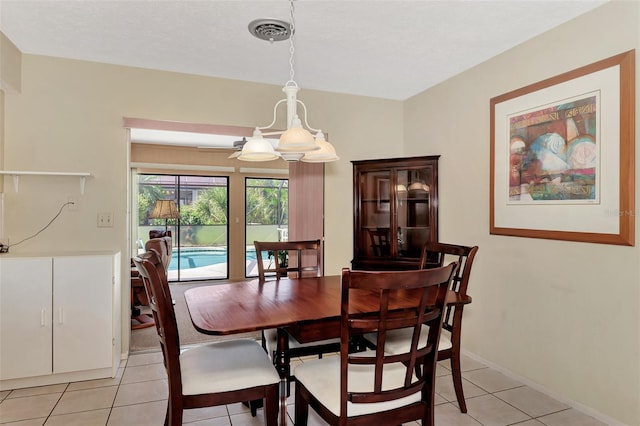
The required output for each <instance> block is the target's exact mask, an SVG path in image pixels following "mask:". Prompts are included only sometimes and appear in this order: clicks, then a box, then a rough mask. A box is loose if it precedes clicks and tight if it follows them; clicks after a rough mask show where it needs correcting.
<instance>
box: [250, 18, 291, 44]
mask: <svg viewBox="0 0 640 426" xmlns="http://www.w3.org/2000/svg"><path fill="white" fill-rule="evenodd" d="M249 32H250V33H251V34H253V35H254V36H255V37H257V38H259V39H260V40H266V41H268V42H271V43H273V42H274V41H282V40H287V39H288V38H289V37H290V36H291V24H290V23H288V22H286V21H281V20H279V19H255V20H253V21H251V22H249Z"/></svg>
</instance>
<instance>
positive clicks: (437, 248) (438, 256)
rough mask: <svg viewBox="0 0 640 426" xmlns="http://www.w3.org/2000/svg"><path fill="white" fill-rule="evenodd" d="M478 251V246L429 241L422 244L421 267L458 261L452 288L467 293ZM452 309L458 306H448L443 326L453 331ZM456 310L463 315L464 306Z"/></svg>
mask: <svg viewBox="0 0 640 426" xmlns="http://www.w3.org/2000/svg"><path fill="white" fill-rule="evenodd" d="M477 252H478V246H461V245H455V244H445V243H438V242H433V241H429V242H427V243H425V244H424V245H423V246H422V254H421V256H420V269H424V268H430V267H433V266H442V265H444V262H445V260H451V261H454V262H456V263H457V267H456V270H455V271H454V275H453V279H452V280H451V290H453V291H456V292H458V293H461V294H464V295H466V294H467V288H468V287H469V277H470V276H471V267H472V266H473V260H474V259H475V257H476V253H477ZM452 309H456V308H454V307H451V306H449V307H448V308H447V312H446V314H445V319H444V325H443V327H444V328H445V329H446V330H448V331H452V328H453V323H454V320H455V318H454V315H453V314H452ZM456 311H457V312H460V315H462V306H460V309H456Z"/></svg>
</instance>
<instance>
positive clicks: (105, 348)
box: [0, 253, 120, 389]
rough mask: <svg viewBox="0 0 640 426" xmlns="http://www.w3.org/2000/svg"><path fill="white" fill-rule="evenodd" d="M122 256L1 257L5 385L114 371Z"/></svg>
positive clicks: (0, 349)
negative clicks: (118, 289)
mask: <svg viewBox="0 0 640 426" xmlns="http://www.w3.org/2000/svg"><path fill="white" fill-rule="evenodd" d="M119 257H120V254H119V253H117V254H108V255H105V254H96V255H82V256H51V257H7V258H5V257H2V258H0V389H11V388H16V387H24V386H35V385H39V384H51V383H59V382H66V381H73V380H87V379H90V378H99V377H109V376H113V374H114V373H115V371H116V369H117V365H118V363H119V361H118V360H119V350H116V348H115V346H114V345H115V341H116V338H117V337H118V336H117V335H118V334H119V333H118V332H119V325H118V323H119V321H118V320H117V319H116V318H119V313H116V305H118V304H117V303H116V298H115V295H117V294H118V293H119V291H116V287H117V285H116V284H119V283H117V280H116V277H118V276H119V275H118V274H119ZM117 340H119V338H118V339H117Z"/></svg>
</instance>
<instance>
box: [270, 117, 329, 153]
mask: <svg viewBox="0 0 640 426" xmlns="http://www.w3.org/2000/svg"><path fill="white" fill-rule="evenodd" d="M317 149H320V147H319V146H318V145H316V143H315V140H314V139H313V135H312V134H311V133H310V132H309V131H308V130H307V129H304V128H302V123H300V119H299V118H298V116H297V115H296V116H295V117H294V119H293V122H292V123H291V127H290V128H289V129H288V130H287V131H285V132H284V133H283V134H282V136H280V141H279V142H278V148H276V150H277V151H279V152H307V151H315V150H317Z"/></svg>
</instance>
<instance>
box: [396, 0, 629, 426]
mask: <svg viewBox="0 0 640 426" xmlns="http://www.w3.org/2000/svg"><path fill="white" fill-rule="evenodd" d="M639 18H640V3H638V2H631V1H626V2H614V3H612V4H607V5H605V6H603V7H601V8H598V9H596V10H594V11H592V12H590V13H588V14H586V15H583V16H582V17H580V18H578V19H576V20H574V21H573V22H570V23H568V24H566V25H563V26H561V27H559V28H557V29H555V30H553V31H550V32H548V33H546V34H544V35H542V36H540V37H537V38H535V39H533V40H531V41H529V42H527V43H524V44H523V45H521V46H518V47H517V48H515V49H512V50H510V51H508V52H506V53H504V54H502V55H500V56H498V57H496V58H493V59H491V60H489V61H487V62H485V63H483V64H481V65H479V66H477V67H475V68H474V69H472V70H470V71H467V72H465V73H463V74H461V75H458V76H457V77H455V78H452V79H450V80H448V81H446V82H444V83H442V84H440V85H438V86H437V87H434V88H432V89H430V90H428V91H426V92H424V93H421V94H420V95H418V96H415V97H414V98H412V99H410V100H408V101H407V102H406V103H405V113H404V120H405V147H406V153H407V154H410V155H425V154H440V155H441V156H442V157H441V159H440V169H439V170H440V180H439V182H440V239H441V240H442V241H447V242H453V243H460V244H477V245H479V246H480V250H479V252H478V256H477V257H476V259H477V260H476V264H475V266H474V271H473V274H472V278H471V283H470V291H471V293H472V295H473V303H472V304H471V305H470V306H469V309H468V310H465V325H464V337H463V338H464V341H463V346H464V349H465V350H467V351H470V352H472V353H474V354H476V355H478V356H480V357H482V358H484V359H486V360H488V361H490V362H491V363H494V364H496V365H497V366H499V367H501V368H503V369H506V370H508V371H510V372H512V373H515V374H517V375H520V376H522V377H524V378H525V379H527V380H530V381H531V382H533V383H535V384H538V385H540V386H542V387H544V388H545V389H546V390H548V391H550V392H552V393H554V394H556V395H557V396H559V397H561V398H566V399H569V400H573V401H576V402H578V403H579V404H582V405H584V406H586V407H590V408H591V409H593V410H596V411H599V412H601V413H604V414H605V415H607V416H610V417H611V418H612V419H615V420H617V421H618V422H623V423H624V424H629V425H640V409H639V405H638V401H640V351H639V348H640V342H639V339H640V317H639V315H640V280H639V270H638V269H639V267H638V264H639V262H638V258H639V249H638V247H618V246H611V245H598V244H585V243H575V242H564V241H550V240H537V239H527V238H516V237H503V236H492V235H489V145H490V141H489V112H490V109H489V100H490V98H492V97H494V96H497V95H500V94H503V93H505V92H508V91H511V90H514V89H517V88H519V87H522V86H525V85H528V84H530V83H534V82H536V81H539V80H542V79H545V78H547V77H551V76H553V75H556V74H560V73H562V72H565V71H569V70H571V69H574V68H577V67H579V66H582V65H586V64H589V63H591V62H595V61H597V60H600V59H604V58H607V57H609V56H612V55H615V54H618V53H622V52H624V51H627V50H630V49H634V48H635V49H639V48H640V37H639V36H640V32H639V31H640V30H639V25H640V19H639ZM594 29H597V31H596V30H594ZM639 54H640V50H639V51H638V52H636V57H638V56H639ZM636 70H637V71H638V72H640V67H636ZM636 81H637V82H638V81H640V78H638V76H636ZM639 87H640V85H639V84H636V88H639ZM636 98H637V99H640V96H638V94H636ZM639 114H640V108H637V107H636V122H640V120H639V118H640V117H638V115H639ZM636 140H640V138H639V137H638V136H636ZM636 164H638V162H637V161H636ZM638 175H639V174H638V173H636V176H638ZM636 181H637V179H636ZM638 191H640V185H639V184H638V183H637V182H636V192H637V193H638ZM636 199H640V197H638V195H637V194H636ZM636 240H637V239H636Z"/></svg>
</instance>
